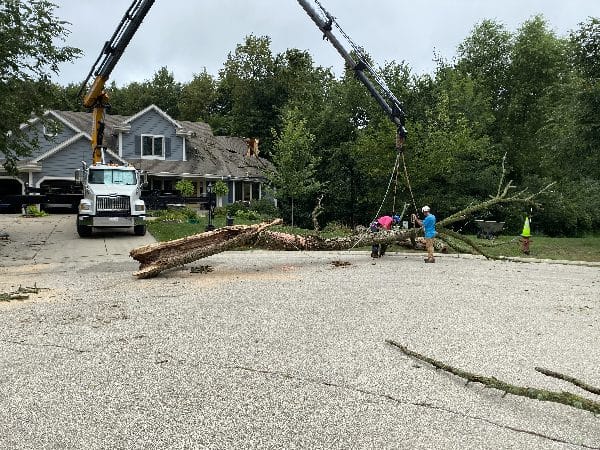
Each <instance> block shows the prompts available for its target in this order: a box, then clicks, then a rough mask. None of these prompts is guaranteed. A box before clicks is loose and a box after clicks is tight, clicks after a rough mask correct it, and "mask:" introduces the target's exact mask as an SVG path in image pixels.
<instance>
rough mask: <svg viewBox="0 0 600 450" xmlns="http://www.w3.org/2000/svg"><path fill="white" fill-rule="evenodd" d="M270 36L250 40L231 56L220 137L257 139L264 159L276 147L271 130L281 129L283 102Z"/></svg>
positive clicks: (222, 91)
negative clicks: (280, 116)
mask: <svg viewBox="0 0 600 450" xmlns="http://www.w3.org/2000/svg"><path fill="white" fill-rule="evenodd" d="M270 44H271V40H270V38H268V37H267V36H262V37H258V36H254V35H250V36H247V37H246V40H245V42H244V43H243V44H239V45H238V46H237V47H236V49H235V51H234V52H233V53H229V55H228V56H227V60H226V61H225V64H224V65H223V69H222V70H221V71H220V72H219V87H218V97H217V113H218V115H219V116H221V120H216V121H215V122H216V123H218V124H219V126H220V127H221V128H220V129H215V132H216V133H217V134H228V135H233V136H245V137H253V138H255V137H257V138H259V139H260V141H261V150H262V152H263V155H268V154H269V153H270V150H271V147H272V135H271V134H270V133H269V130H271V129H272V128H275V129H277V128H278V127H277V124H278V121H279V114H280V112H281V107H282V106H283V104H284V102H283V98H282V97H281V95H280V90H279V89H278V88H277V86H276V81H275V58H274V57H273V54H272V52H271V48H270Z"/></svg>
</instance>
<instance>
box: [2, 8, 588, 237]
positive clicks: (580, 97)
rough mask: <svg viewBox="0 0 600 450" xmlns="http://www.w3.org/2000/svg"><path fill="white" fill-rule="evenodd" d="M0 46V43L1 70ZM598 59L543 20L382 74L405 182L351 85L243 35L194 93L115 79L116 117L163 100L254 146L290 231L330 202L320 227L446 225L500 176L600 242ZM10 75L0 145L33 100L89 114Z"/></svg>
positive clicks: (508, 213) (380, 121) (350, 79)
mask: <svg viewBox="0 0 600 450" xmlns="http://www.w3.org/2000/svg"><path fill="white" fill-rule="evenodd" d="M23 3H25V2H8V5H10V8H7V10H6V11H4V10H3V11H2V14H3V16H2V17H4V19H3V20H4V23H9V24H11V23H12V22H10V21H9V22H6V17H12V19H11V20H13V21H14V22H15V23H14V24H13V25H15V24H16V25H18V23H19V22H18V20H24V19H17V18H16V12H15V11H16V10H17V9H19V8H25V7H24V6H19V5H22V4H23ZM28 4H30V5H38V6H39V5H48V4H47V3H46V2H43V1H34V2H29V3H28ZM11 8H12V9H11ZM34 10H35V8H34V7H33V6H31V11H30V16H31V14H33V11H34ZM9 11H12V14H13V15H12V16H10V14H9V13H8V12H9ZM19 11H20V10H19ZM21 12H22V13H24V17H27V14H26V11H20V13H21ZM19 17H20V16H19ZM25 20H26V19H25ZM55 20H56V19H55ZM57 23H59V28H54V29H52V28H50V30H54V31H53V33H55V34H56V35H57V36H60V35H64V34H65V32H66V31H65V30H64V28H60V26H61V25H62V26H63V27H64V24H61V23H60V22H57ZM13 25H11V27H12V28H17V29H18V26H13ZM22 32H24V31H22ZM50 35H52V32H51V33H50ZM36 38H37V36H36ZM8 42H12V41H10V40H9V41H8ZM4 48H5V47H3V46H2V44H0V51H1V52H3V53H2V55H5V56H3V58H5V59H6V58H8V56H6V55H9V54H10V53H9V52H6V51H5V50H4ZM15 48H16V47H15ZM25 48H27V47H25ZM32 48H33V47H30V50H31V49H32ZM39 48H40V49H45V48H46V47H44V46H40V47H39ZM56 52H57V55H55V58H56V62H60V61H61V58H62V60H67V59H68V58H72V57H74V56H75V55H76V51H75V50H74V49H69V48H63V49H60V48H58V49H56ZM366 58H367V59H369V57H368V56H367V57H366ZM25 60H27V58H25ZM41 60H42V61H44V62H45V63H47V62H48V60H47V59H46V57H45V56H44V57H41ZM599 61H600V20H599V19H597V18H590V19H588V20H587V21H586V22H584V23H581V24H579V26H578V28H577V29H575V30H572V31H571V32H570V33H569V34H568V36H564V37H561V36H557V35H556V33H555V32H554V31H553V30H552V28H551V26H550V25H549V24H548V23H547V22H546V20H545V19H544V18H543V17H542V16H534V17H532V18H530V19H529V20H527V21H525V22H524V23H523V24H522V25H521V26H520V27H519V28H518V29H517V30H515V31H511V30H508V29H507V28H506V27H505V26H504V25H503V24H501V23H499V22H497V21H494V20H488V19H486V20H483V21H481V22H480V23H478V24H475V26H474V28H473V29H472V31H471V32H470V33H469V35H468V36H466V37H465V39H464V40H463V42H462V43H461V44H460V45H458V47H457V51H456V55H455V58H453V59H450V60H444V59H443V58H441V57H439V58H437V67H436V69H435V71H433V72H432V73H426V74H416V73H414V72H413V71H412V70H411V68H410V67H409V66H408V65H406V64H405V63H403V62H395V61H390V62H386V63H385V64H384V65H383V66H382V67H380V68H379V72H380V75H381V77H382V78H383V79H384V80H385V82H386V84H387V85H388V86H389V87H390V89H391V91H392V92H393V93H394V95H395V96H396V97H397V98H399V99H401V100H402V101H403V103H404V109H405V111H406V112H407V113H408V118H407V128H408V130H409V140H408V141H407V143H406V145H405V147H404V154H403V156H404V158H402V161H403V162H405V163H406V169H407V174H408V178H407V177H406V176H405V173H404V166H403V165H401V166H400V167H399V169H400V170H399V171H397V172H394V167H395V162H396V160H397V154H396V152H395V150H394V137H395V127H394V125H393V124H392V123H391V122H390V121H389V120H388V118H387V116H386V115H385V114H384V112H383V111H382V110H381V108H380V106H379V105H378V104H377V103H376V102H375V101H374V100H373V98H372V97H371V96H370V95H369V93H368V91H367V90H366V89H365V87H364V86H363V85H362V83H361V82H360V81H359V80H357V78H356V76H355V74H354V72H353V71H352V70H347V71H345V72H344V73H343V74H342V75H341V76H335V75H334V74H333V73H332V71H331V69H329V68H327V67H320V66H316V65H315V63H314V61H313V58H312V56H311V55H310V53H309V52H307V51H303V50H299V49H293V48H292V49H287V50H285V51H283V52H281V53H278V54H277V53H274V52H273V51H272V49H271V40H270V38H269V37H268V36H256V35H249V36H247V37H246V38H245V39H244V41H243V42H242V43H240V44H238V45H237V46H235V47H234V49H233V50H232V51H231V52H230V53H229V54H228V55H226V57H225V58H224V63H223V66H222V69H221V70H220V71H219V73H218V74H217V75H215V76H213V75H211V74H209V73H207V72H206V70H205V69H203V68H202V67H199V70H198V72H197V74H196V75H194V77H193V79H192V80H190V81H189V82H186V83H179V82H177V81H176V80H175V79H174V77H173V75H172V73H171V72H170V71H169V70H168V69H167V68H166V67H162V68H160V69H159V70H158V71H157V72H156V73H155V74H154V76H153V78H152V79H150V80H145V81H139V82H134V83H130V84H128V85H126V86H122V87H119V86H117V85H116V84H115V83H114V82H113V83H112V84H111V86H110V87H109V89H108V90H109V93H110V95H111V104H112V105H113V110H112V113H115V114H122V115H132V114H135V113H137V112H139V111H140V110H142V109H144V108H145V107H147V106H148V105H150V104H152V103H154V104H156V105H157V106H159V107H160V108H161V109H163V110H164V111H166V112H167V113H168V114H169V115H171V116H172V117H173V118H174V119H176V120H191V121H198V120H199V121H204V122H207V123H208V124H210V125H211V127H212V129H213V132H214V133H215V134H216V135H233V136H239V137H252V138H259V139H260V143H261V156H264V157H267V158H268V159H270V160H271V161H272V162H273V163H274V164H275V166H276V167H277V169H278V173H277V175H273V176H272V177H271V181H272V183H273V185H274V187H276V191H275V192H276V196H277V198H278V199H279V200H280V202H279V204H280V206H281V210H282V212H283V215H284V216H285V217H286V218H288V219H289V218H291V216H292V203H293V205H294V215H295V217H296V219H297V220H298V221H299V222H301V223H303V222H306V225H310V214H311V211H313V209H314V207H315V202H316V199H317V198H318V197H319V198H320V197H321V195H322V203H321V207H322V208H323V214H322V215H321V216H320V219H319V220H321V221H323V222H332V221H335V222H338V223H343V224H346V225H351V226H354V225H358V224H366V223H368V221H369V220H371V219H372V218H373V216H374V214H375V213H377V212H378V210H379V209H380V208H381V210H382V212H385V213H391V212H400V211H401V209H402V206H403V205H404V204H405V203H408V204H410V207H411V209H413V208H417V207H418V206H420V205H422V204H425V203H427V204H430V205H431V206H432V207H433V208H434V210H435V212H436V215H438V216H439V217H447V216H451V215H452V214H453V213H455V212H456V211H458V210H460V209H464V208H465V207H467V206H469V205H471V204H474V203H477V202H481V201H482V200H485V199H486V198H488V197H489V196H490V195H494V194H495V189H496V186H497V179H498V176H499V174H501V173H503V174H504V175H505V176H506V177H507V179H510V180H514V186H516V188H518V189H519V190H521V189H525V188H529V189H530V190H532V191H536V190H539V189H540V188H541V187H543V186H546V185H548V184H549V183H550V182H552V181H556V182H557V183H556V184H555V185H553V188H552V189H551V190H549V191H547V192H544V194H543V199H542V200H543V202H542V203H543V204H544V206H543V207H541V208H538V209H536V210H534V211H533V214H534V216H535V217H534V220H533V222H532V223H533V224H534V230H535V228H536V227H537V229H538V230H539V231H543V232H545V233H547V234H553V235H561V234H571V235H574V234H583V233H586V232H590V231H598V230H600V213H598V212H596V211H600V206H599V204H600V191H598V188H597V186H598V185H600V183H599V181H600V151H598V149H599V148H600V100H599V99H600V81H599V80H600V62H599ZM368 62H369V64H370V65H371V66H375V64H374V63H373V62H372V61H370V60H369V61H368ZM332 64H333V62H332ZM5 66H6V67H8V68H5V67H2V68H0V74H4V75H3V77H4V78H2V83H3V84H2V86H0V89H3V93H5V92H10V94H11V95H10V96H8V97H10V98H12V100H10V102H9V101H8V100H6V99H7V98H8V97H5V96H0V102H5V105H7V107H8V108H4V112H3V113H0V114H7V111H9V110H10V108H12V110H11V111H18V114H20V115H13V116H11V117H13V118H15V120H13V121H12V122H4V123H3V124H2V126H6V128H5V129H6V130H13V134H12V135H6V133H4V136H5V137H4V138H0V139H5V140H6V136H9V137H11V138H13V139H14V138H16V136H18V123H21V122H24V121H26V120H27V118H28V117H29V114H30V113H31V112H32V111H33V112H35V111H38V110H39V108H38V109H37V110H36V109H35V107H34V106H32V104H31V103H30V101H32V102H33V103H35V104H38V105H42V104H43V105H50V107H53V108H59V109H79V108H80V106H79V104H78V103H77V102H78V100H77V99H74V91H75V86H66V87H61V86H56V85H54V86H51V85H48V84H47V83H46V81H47V80H46V79H45V78H43V77H41V78H40V77H38V78H31V79H30V78H26V77H25V76H24V75H23V74H20V75H19V76H17V77H16V79H22V80H23V82H24V83H25V82H26V86H27V89H20V87H19V85H18V84H9V83H10V82H13V81H11V80H12V79H13V78H15V77H12V78H11V80H9V79H8V78H10V77H8V78H7V75H6V74H8V73H10V72H6V70H10V67H11V66H10V64H8V65H5ZM12 67H13V69H14V65H13V66H12ZM19 67H27V66H19ZM31 67H34V66H31ZM31 67H30V68H29V69H25V70H26V71H27V70H29V71H31ZM46 67H49V68H50V70H53V69H54V68H55V67H56V66H53V65H52V64H49V65H47V66H46ZM2 70H4V72H2ZM5 78H6V81H5ZM36 83H40V84H39V85H38V84H36ZM36 86H39V87H36ZM42 87H43V89H42ZM13 93H17V94H18V95H16V96H15V95H12V94H13ZM25 93H26V94H27V95H25ZM0 94H1V93H0ZM3 117H4V116H3ZM15 130H16V131H15ZM1 144H2V146H1V147H0V148H7V147H10V148H11V149H14V150H12V151H13V152H15V153H13V156H14V155H20V154H24V153H22V150H20V149H19V147H18V146H15V145H14V144H11V145H10V146H8V144H7V143H6V142H5V141H4V142H2V143H1ZM19 152H21V153H19ZM398 161H400V160H399V159H398ZM390 180H391V182H390ZM511 186H512V185H511ZM411 191H412V193H413V194H414V201H413V195H411ZM292 201H293V202H292ZM480 213H481V214H482V215H483V214H484V212H483V211H481V212H480ZM528 213H529V214H531V213H532V211H528ZM485 214H486V215H485V216H482V217H481V218H485V219H497V220H502V221H504V222H506V224H507V225H508V227H509V231H512V232H518V231H519V227H521V226H522V216H523V211H521V210H519V209H518V208H517V207H515V206H508V205H504V204H497V205H495V206H494V207H493V208H492V209H490V210H489V211H487V212H485ZM460 226H461V227H464V226H465V224H460ZM466 226H467V229H468V226H469V225H468V224H466Z"/></svg>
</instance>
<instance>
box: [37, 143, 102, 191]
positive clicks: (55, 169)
mask: <svg viewBox="0 0 600 450" xmlns="http://www.w3.org/2000/svg"><path fill="white" fill-rule="evenodd" d="M81 161H85V162H86V163H87V164H91V162H92V150H91V148H90V142H89V141H88V140H87V139H86V138H85V137H81V138H79V139H77V140H76V141H75V142H73V143H72V144H71V145H69V146H67V147H65V148H63V149H61V150H59V151H58V152H56V153H54V154H53V155H50V156H49V157H47V158H45V159H43V160H41V161H40V164H41V165H42V172H41V173H34V174H33V177H34V184H35V185H37V184H38V183H39V182H40V180H41V179H42V178H43V177H56V178H66V179H73V178H74V176H75V175H74V174H75V170H76V169H80V168H81Z"/></svg>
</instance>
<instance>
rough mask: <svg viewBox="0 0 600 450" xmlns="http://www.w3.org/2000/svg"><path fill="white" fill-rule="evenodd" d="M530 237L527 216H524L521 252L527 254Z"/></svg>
mask: <svg viewBox="0 0 600 450" xmlns="http://www.w3.org/2000/svg"><path fill="white" fill-rule="evenodd" d="M530 237H531V227H530V225H529V217H528V216H525V223H524V224H523V231H522V232H521V249H522V250H523V253H525V254H526V255H529V238H530Z"/></svg>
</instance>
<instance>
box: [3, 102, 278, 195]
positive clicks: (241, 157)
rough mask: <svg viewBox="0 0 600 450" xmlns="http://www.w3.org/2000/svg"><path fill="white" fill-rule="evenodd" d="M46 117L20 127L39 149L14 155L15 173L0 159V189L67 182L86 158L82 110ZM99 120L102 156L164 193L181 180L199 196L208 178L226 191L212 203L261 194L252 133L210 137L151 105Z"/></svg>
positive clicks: (88, 120)
mask: <svg viewBox="0 0 600 450" xmlns="http://www.w3.org/2000/svg"><path fill="white" fill-rule="evenodd" d="M46 119H47V120H46V121H45V122H46V124H44V123H43V122H42V121H41V120H40V119H33V120H31V121H30V122H28V123H27V124H24V125H23V126H22V128H23V129H25V130H27V132H29V133H31V135H32V136H37V139H38V143H39V148H38V149H37V150H36V151H35V152H34V153H33V154H32V155H31V156H30V157H28V158H26V159H22V160H21V161H20V162H19V164H18V169H19V172H20V173H19V175H18V176H16V177H11V176H9V175H8V174H6V173H5V172H3V169H2V168H1V166H0V194H22V193H25V188H26V185H28V186H30V187H34V188H61V189H65V188H70V187H71V186H72V185H73V184H74V179H75V178H74V174H75V170H76V169H79V168H81V162H82V161H85V162H86V163H87V164H90V163H91V158H92V150H91V137H90V130H91V124H92V117H91V114H90V113H86V112H72V111H55V110H51V111H48V112H47V113H46ZM54 125H56V126H54ZM105 127H106V128H105V131H104V142H103V143H104V145H105V146H106V147H107V148H108V150H107V151H106V152H105V158H106V159H107V160H112V161H114V162H115V163H121V164H124V163H128V164H131V165H133V166H135V167H136V168H138V169H141V170H143V171H145V172H147V173H148V181H149V186H148V189H151V190H158V191H162V192H170V191H173V190H174V188H175V183H176V182H177V181H178V180H181V179H187V180H189V181H191V182H192V183H193V184H194V186H195V189H196V195H197V196H200V195H202V194H203V193H205V192H207V187H208V184H209V183H213V184H214V183H215V182H216V181H217V180H222V181H224V182H225V183H226V184H227V186H228V187H229V193H228V195H227V197H226V198H220V199H217V202H218V205H223V204H229V203H233V202H235V201H240V200H243V201H249V200H253V199H260V198H262V196H263V193H264V184H265V182H266V174H267V172H268V171H270V170H273V166H272V164H271V163H270V162H269V161H267V160H265V159H264V158H261V157H260V156H258V152H257V147H256V145H257V144H256V140H246V139H243V138H239V137H225V136H214V135H213V133H212V130H211V128H210V126H209V125H207V124H205V123H201V122H188V121H177V120H174V119H173V118H171V117H170V116H169V115H168V114H166V113H165V112H164V111H162V110H161V109H160V108H158V107H157V106H155V105H151V106H149V107H147V108H146V109H144V110H143V111H140V112H138V113H137V114H135V115H133V116H130V117H126V116H117V115H106V118H105ZM0 163H1V160H0Z"/></svg>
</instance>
